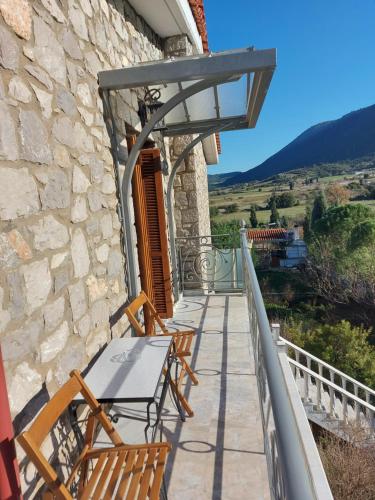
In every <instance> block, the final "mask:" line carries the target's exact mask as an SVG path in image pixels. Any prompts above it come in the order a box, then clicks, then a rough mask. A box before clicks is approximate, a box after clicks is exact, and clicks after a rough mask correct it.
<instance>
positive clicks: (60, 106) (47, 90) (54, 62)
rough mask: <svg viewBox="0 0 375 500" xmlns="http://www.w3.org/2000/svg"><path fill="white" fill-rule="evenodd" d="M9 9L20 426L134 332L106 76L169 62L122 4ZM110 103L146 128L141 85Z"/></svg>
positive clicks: (0, 204) (2, 128) (0, 22)
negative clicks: (103, 88) (109, 346)
mask: <svg viewBox="0 0 375 500" xmlns="http://www.w3.org/2000/svg"><path fill="white" fill-rule="evenodd" d="M0 12H1V15H0V66H1V72H0V160H1V161H0V266H1V273H0V335H1V336H0V340H1V346H2V354H3V358H4V362H5V369H6V373H7V382H8V389H9V398H10V404H11V411H12V415H13V416H16V415H18V414H19V413H20V412H22V419H21V420H20V419H19V418H18V419H16V423H17V422H18V423H19V422H21V421H22V422H27V421H28V420H29V419H30V418H32V416H33V415H34V413H35V411H36V408H37V407H38V398H39V399H41V400H43V401H44V397H45V396H44V395H43V391H46V390H47V391H48V393H49V394H53V393H54V391H55V390H56V388H57V387H58V386H60V385H61V384H62V383H63V382H64V381H65V380H66V379H67V377H68V374H69V371H70V370H71V369H72V368H84V367H86V366H87V364H88V362H89V361H90V359H91V358H92V356H93V355H94V354H95V353H96V352H97V351H98V349H99V348H100V347H101V346H102V345H103V344H105V343H106V342H107V341H108V340H109V339H110V337H111V335H120V334H122V333H123V331H124V329H125V328H126V324H125V322H124V320H121V321H119V322H118V323H116V324H115V325H112V328H111V326H110V325H111V323H110V318H112V317H113V315H114V314H115V313H116V311H117V310H118V308H119V307H120V305H122V304H123V303H124V302H125V301H126V298H127V295H126V287H125V280H124V257H123V255H122V253H121V245H120V223H119V219H118V216H117V210H116V209H117V196H116V183H115V176H114V172H113V160H112V156H111V152H110V141H109V138H108V134H107V130H106V127H105V123H104V120H103V104H102V100H101V98H100V96H99V94H98V86H97V73H98V71H100V70H102V69H109V68H115V67H117V68H118V67H121V66H126V65H129V64H131V63H134V62H139V61H145V60H151V59H159V58H161V57H162V42H161V40H160V39H159V38H158V37H157V36H156V35H155V34H154V33H153V32H152V31H151V30H150V28H149V27H148V26H147V25H146V24H145V23H144V21H143V20H142V19H141V18H140V17H138V16H137V15H136V13H135V12H134V11H133V9H132V8H131V7H130V6H129V5H128V4H127V3H126V2H122V1H117V2H113V3H110V2H107V1H105V0H91V2H90V1H89V0H79V1H78V0H65V1H63V2H61V3H60V2H57V1H55V0H40V1H36V0H35V1H33V2H31V1H27V0H14V1H12V2H1V3H0ZM112 102H113V105H114V112H115V115H116V118H117V124H118V128H119V131H120V133H123V134H124V135H125V133H126V128H125V122H126V124H127V126H128V127H133V128H135V129H136V128H138V129H139V118H138V115H137V112H136V110H137V108H138V105H137V95H136V93H135V92H132V91H121V92H117V93H116V95H115V96H114V97H113V100H112ZM35 396H36V398H35ZM30 400H32V401H31V402H30ZM25 406H26V408H25ZM21 427H22V425H21ZM17 430H19V429H17Z"/></svg>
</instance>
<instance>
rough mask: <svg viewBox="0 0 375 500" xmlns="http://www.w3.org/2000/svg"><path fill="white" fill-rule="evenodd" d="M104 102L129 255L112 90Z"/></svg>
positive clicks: (120, 214) (123, 244) (123, 228)
mask: <svg viewBox="0 0 375 500" xmlns="http://www.w3.org/2000/svg"><path fill="white" fill-rule="evenodd" d="M102 95H103V103H104V108H105V110H106V112H107V113H108V114H107V113H105V115H106V114H107V116H108V118H109V119H110V121H111V124H112V126H111V127H110V131H111V136H110V141H111V146H112V156H113V162H114V165H115V179H116V189H117V193H118V197H119V201H120V213H119V214H118V215H119V219H120V224H121V229H122V234H121V244H122V248H123V255H124V256H126V257H127V255H128V252H127V248H126V239H125V203H124V197H123V193H122V189H121V174H120V161H119V156H118V151H119V145H118V141H117V134H116V121H115V118H114V116H113V111H112V106H111V101H110V91H109V90H103V94H102ZM126 267H127V262H125V263H124V275H125V276H126V274H127V273H126Z"/></svg>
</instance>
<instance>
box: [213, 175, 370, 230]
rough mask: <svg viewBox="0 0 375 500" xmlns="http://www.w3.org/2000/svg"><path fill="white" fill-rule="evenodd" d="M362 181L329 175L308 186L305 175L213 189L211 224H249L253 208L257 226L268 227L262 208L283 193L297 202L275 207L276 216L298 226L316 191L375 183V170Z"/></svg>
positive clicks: (267, 212)
mask: <svg viewBox="0 0 375 500" xmlns="http://www.w3.org/2000/svg"><path fill="white" fill-rule="evenodd" d="M366 177H367V178H366V181H363V180H362V181H361V178H363V174H355V173H353V174H342V175H330V176H326V177H320V178H312V182H311V183H306V180H305V176H302V175H288V176H285V177H283V178H281V179H276V180H275V179H274V180H272V181H270V180H268V181H263V182H257V183H253V184H250V185H249V184H248V185H246V184H245V185H244V186H243V187H242V186H235V187H233V188H223V189H220V187H219V188H217V189H215V190H213V191H210V207H211V209H213V210H214V211H215V212H218V213H217V214H215V215H212V217H211V218H212V220H213V221H215V222H227V221H230V220H234V219H235V220H244V221H245V222H246V223H248V222H249V216H250V207H251V206H252V205H256V206H257V219H258V222H259V223H263V224H268V223H269V219H270V213H271V212H270V210H267V209H266V206H267V202H268V200H269V198H270V197H271V195H272V194H273V193H275V194H276V195H278V194H281V193H283V192H290V193H293V194H294V196H295V198H296V200H297V203H298V204H296V205H295V206H292V207H289V208H279V209H278V212H279V214H280V216H281V217H282V216H285V217H286V219H287V221H288V225H289V226H291V225H294V224H298V223H302V221H303V218H304V215H305V211H306V206H307V205H310V206H311V205H312V203H313V200H314V197H315V194H316V192H317V191H319V190H326V189H327V187H329V186H330V185H332V184H336V185H337V184H339V185H341V186H344V187H347V186H348V185H349V184H351V183H357V184H359V183H360V182H364V186H365V185H366V184H368V183H373V182H374V181H375V169H372V170H367V171H366ZM290 181H293V189H290V185H289V183H290ZM363 189H365V187H359V188H358V189H357V190H350V191H349V194H350V197H354V196H356V195H358V194H359V193H361V192H362V191H363ZM350 203H364V204H366V205H370V206H372V207H374V208H375V200H361V201H350ZM234 204H235V205H236V209H235V210H234V211H233V212H230V211H229V210H228V206H230V205H234Z"/></svg>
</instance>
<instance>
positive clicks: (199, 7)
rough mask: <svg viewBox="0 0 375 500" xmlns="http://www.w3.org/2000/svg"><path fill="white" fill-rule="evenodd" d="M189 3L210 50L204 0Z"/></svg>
mask: <svg viewBox="0 0 375 500" xmlns="http://www.w3.org/2000/svg"><path fill="white" fill-rule="evenodd" d="M189 5H190V8H191V11H192V13H193V16H194V19H195V22H196V25H197V28H198V33H199V35H200V37H201V39H202V45H203V51H204V52H209V49H208V35H207V24H206V15H205V13H204V5H203V0H189ZM215 136H216V146H217V152H218V153H219V154H221V142H220V135H219V134H218V133H216V134H215Z"/></svg>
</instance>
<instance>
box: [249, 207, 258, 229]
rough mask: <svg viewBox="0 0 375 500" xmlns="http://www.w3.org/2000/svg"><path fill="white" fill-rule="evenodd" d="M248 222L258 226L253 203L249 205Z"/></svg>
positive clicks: (252, 225)
mask: <svg viewBox="0 0 375 500" xmlns="http://www.w3.org/2000/svg"><path fill="white" fill-rule="evenodd" d="M250 224H251V227H258V218H257V211H256V208H255V206H254V205H251V207H250Z"/></svg>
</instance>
